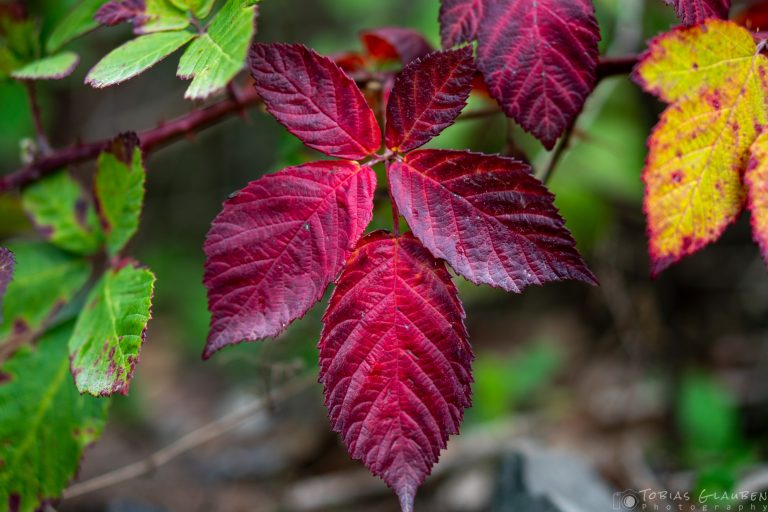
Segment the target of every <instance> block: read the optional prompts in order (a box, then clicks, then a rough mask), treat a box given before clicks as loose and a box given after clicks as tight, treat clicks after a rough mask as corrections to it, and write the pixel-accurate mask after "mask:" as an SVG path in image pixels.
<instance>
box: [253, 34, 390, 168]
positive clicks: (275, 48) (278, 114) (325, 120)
mask: <svg viewBox="0 0 768 512" xmlns="http://www.w3.org/2000/svg"><path fill="white" fill-rule="evenodd" d="M249 60H250V69H251V73H252V74H253V78H254V79H255V81H256V90H257V91H258V92H259V95H260V96H261V97H262V99H263V100H264V104H265V105H266V107H267V110H268V111H269V113H270V114H272V115H273V116H275V118H276V119H277V120H278V121H279V122H280V123H281V124H282V125H283V126H285V127H286V129H287V130H288V131H289V132H291V133H292V134H294V135H295V136H296V137H298V138H299V139H301V141H302V142H303V143H304V144H306V145H307V146H309V147H311V148H313V149H316V150H318V151H321V152H323V153H325V154H326V155H330V156H335V157H339V158H349V159H351V160H359V159H361V158H363V157H365V156H367V155H369V154H371V153H373V152H374V151H376V150H377V149H378V148H379V146H381V131H380V130H379V127H378V125H377V124H376V117H375V116H374V115H373V111H372V110H371V108H370V107H369V106H368V104H367V103H366V102H365V98H364V97H363V94H362V93H361V92H360V90H359V89H358V88H357V85H355V82H354V81H353V80H352V79H351V78H349V76H347V75H346V74H345V73H344V71H342V70H341V68H339V66H337V65H336V64H335V63H334V62H333V61H332V60H331V59H329V58H328V57H322V56H320V55H318V54H317V53H315V52H314V51H313V50H310V49H309V48H307V47H305V46H302V45H298V44H261V43H257V44H254V45H253V46H252V47H251V52H250V59H249Z"/></svg>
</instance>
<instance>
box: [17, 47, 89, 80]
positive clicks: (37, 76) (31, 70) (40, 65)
mask: <svg viewBox="0 0 768 512" xmlns="http://www.w3.org/2000/svg"><path fill="white" fill-rule="evenodd" d="M79 62H80V57H78V56H77V54H76V53H73V52H62V53H59V54H57V55H51V56H50V57H44V58H42V59H39V60H36V61H34V62H30V63H29V64H27V65H25V66H23V67H21V68H19V69H17V70H15V71H13V72H12V73H11V76H12V77H13V78H16V79H17V80H59V79H62V78H66V77H68V76H69V75H71V74H72V72H73V71H74V70H75V68H76V67H77V64H78V63H79Z"/></svg>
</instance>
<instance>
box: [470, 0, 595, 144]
mask: <svg viewBox="0 0 768 512" xmlns="http://www.w3.org/2000/svg"><path fill="white" fill-rule="evenodd" d="M599 40H600V31H599V28H598V25H597V20H596V19H595V9H594V7H593V6H592V2H591V0H537V1H535V2H532V1H531V0H494V1H490V2H488V3H487V4H486V13H485V17H484V18H483V22H482V23H481V24H480V29H479V31H478V47H477V67H478V69H479V70H480V71H481V72H482V74H483V76H484V77H485V82H486V84H487V85H488V91H489V92H490V93H491V95H492V96H493V97H494V98H496V100H497V101H498V102H499V103H500V104H501V107H502V109H503V110H504V112H505V113H506V114H507V115H508V116H509V117H511V118H513V119H514V120H515V121H517V122H518V123H519V124H520V126H522V127H523V128H524V129H525V130H526V131H528V132H530V133H532V134H533V135H534V136H535V137H536V138H538V139H539V140H540V141H541V142H542V143H543V144H544V146H545V147H546V148H547V149H551V148H552V147H554V145H555V141H556V140H557V139H558V137H560V135H561V134H562V133H563V131H565V129H566V128H567V127H568V126H569V125H570V124H571V123H572V122H573V120H574V119H575V117H576V115H577V114H578V113H579V112H580V111H581V109H582V107H583V106H584V100H585V99H586V98H587V96H588V95H589V94H590V93H591V92H592V89H593V88H594V85H595V80H596V75H595V73H596V69H597V59H598V49H597V44H598V42H599Z"/></svg>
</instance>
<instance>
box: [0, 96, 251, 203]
mask: <svg viewBox="0 0 768 512" xmlns="http://www.w3.org/2000/svg"><path fill="white" fill-rule="evenodd" d="M260 101H261V99H260V98H259V95H258V94H257V93H256V91H255V90H254V89H253V88H250V87H249V88H246V89H245V90H243V91H240V92H239V93H238V94H232V95H230V96H229V97H227V98H226V99H223V100H221V101H219V102H217V103H214V104H212V105H210V106H208V107H205V108H202V109H198V110H193V111H192V112H189V113H187V114H184V115H182V116H180V117H177V118H176V119H173V120H171V121H167V122H165V123H161V124H160V125H158V126H157V127H156V128H152V129H151V130H146V131H144V132H141V133H139V141H140V145H141V149H142V150H143V151H145V152H150V151H152V150H154V149H156V148H158V147H160V146H163V145H165V144H168V143H171V142H173V141H175V140H178V139H181V138H183V137H186V136H188V135H190V134H192V133H195V132H197V131H199V130H202V129H203V128H207V127H208V126H211V125H214V124H216V123H218V122H219V121H221V120H222V119H224V118H226V117H228V116H229V115H231V114H238V113H241V112H242V111H243V110H244V109H245V108H247V107H250V106H253V105H256V104H258V103H259V102H260ZM109 143H110V139H107V140H100V141H97V142H91V143H88V144H78V145H75V146H71V147H68V148H64V149H60V150H57V151H54V152H52V153H50V154H48V155H46V156H43V157H42V158H39V159H38V160H35V161H34V162H32V163H31V164H29V165H26V166H25V167H22V168H21V169H19V170H17V171H15V172H13V173H10V174H7V175H5V176H2V177H0V193H2V192H7V191H9V190H12V189H15V188H19V187H23V186H24V185H27V184H29V183H31V182H33V181H36V180H39V179H40V178H42V177H43V176H46V175H48V174H50V173H52V172H54V171H56V170H57V169H61V168H62V167H66V166H68V165H71V164H76V163H80V162H85V161H88V160H91V159H94V158H96V157H97V156H98V154H99V153H101V152H102V151H103V150H104V149H106V148H107V146H108V145H109Z"/></svg>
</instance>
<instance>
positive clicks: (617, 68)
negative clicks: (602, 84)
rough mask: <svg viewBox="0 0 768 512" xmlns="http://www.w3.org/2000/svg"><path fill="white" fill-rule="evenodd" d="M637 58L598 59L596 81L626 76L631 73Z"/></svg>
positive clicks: (631, 56)
mask: <svg viewBox="0 0 768 512" xmlns="http://www.w3.org/2000/svg"><path fill="white" fill-rule="evenodd" d="M638 60H639V56H637V55H626V56H623V57H600V62H599V63H598V65H597V80H598V82H599V81H600V80H602V79H603V78H608V77H610V76H615V75H627V74H629V73H631V72H632V70H633V69H634V67H635V65H636V64H637V61H638Z"/></svg>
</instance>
